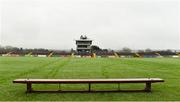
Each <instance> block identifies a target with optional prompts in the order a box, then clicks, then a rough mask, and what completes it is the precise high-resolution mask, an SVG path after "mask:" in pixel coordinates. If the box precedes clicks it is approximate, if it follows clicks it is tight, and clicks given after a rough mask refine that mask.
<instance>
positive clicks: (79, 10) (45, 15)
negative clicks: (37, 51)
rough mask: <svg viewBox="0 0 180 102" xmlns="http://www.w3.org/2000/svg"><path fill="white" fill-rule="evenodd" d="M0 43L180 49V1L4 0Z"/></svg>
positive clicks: (0, 4) (0, 10)
mask: <svg viewBox="0 0 180 102" xmlns="http://www.w3.org/2000/svg"><path fill="white" fill-rule="evenodd" d="M0 17H1V21H0V28H1V29H0V35H1V36H0V39H1V41H0V45H3V46H5V45H11V46H16V47H24V48H49V49H71V48H76V46H75V41H74V40H75V39H78V38H79V37H80V35H87V37H89V38H91V39H93V44H95V45H98V46H99V47H101V48H112V49H121V48H122V47H129V48H132V49H146V48H151V49H180V26H179V25H180V2H179V0H0Z"/></svg>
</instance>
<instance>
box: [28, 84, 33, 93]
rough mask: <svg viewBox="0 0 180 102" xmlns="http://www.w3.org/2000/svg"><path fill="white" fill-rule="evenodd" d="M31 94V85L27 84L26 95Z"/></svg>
mask: <svg viewBox="0 0 180 102" xmlns="http://www.w3.org/2000/svg"><path fill="white" fill-rule="evenodd" d="M31 92H32V84H31V83H27V93H31Z"/></svg>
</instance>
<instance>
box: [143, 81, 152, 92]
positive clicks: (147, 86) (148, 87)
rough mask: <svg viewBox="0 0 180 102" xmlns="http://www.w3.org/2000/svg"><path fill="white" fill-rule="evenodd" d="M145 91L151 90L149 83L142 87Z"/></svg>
mask: <svg viewBox="0 0 180 102" xmlns="http://www.w3.org/2000/svg"><path fill="white" fill-rule="evenodd" d="M144 90H145V91H146V92H151V83H146V87H145V89H144Z"/></svg>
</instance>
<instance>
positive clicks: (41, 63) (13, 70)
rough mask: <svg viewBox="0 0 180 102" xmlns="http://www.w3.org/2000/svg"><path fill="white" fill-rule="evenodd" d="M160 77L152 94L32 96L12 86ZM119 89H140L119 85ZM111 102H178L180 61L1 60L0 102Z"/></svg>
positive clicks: (48, 86) (48, 94) (14, 58)
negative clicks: (43, 80)
mask: <svg viewBox="0 0 180 102" xmlns="http://www.w3.org/2000/svg"><path fill="white" fill-rule="evenodd" d="M141 77H147V78H148V77H159V78H162V79H164V80H165V82H164V83H155V84H152V92H151V93H144V92H133V93H126V92H119V93H117V92H114V93H113V92H109V93H108V92H107V93H31V94H26V93H25V90H26V85H24V84H13V83H12V81H13V80H14V79H17V78H74V79H76V78H141ZM120 87H121V88H124V89H126V88H128V89H131V88H133V89H134V88H143V87H144V85H141V84H137V85H136V84H121V85H120ZM33 88H35V89H36V88H37V89H58V85H34V86H33ZM61 88H62V89H84V90H85V89H87V88H88V86H87V85H85V84H83V85H82V84H78V85H67V84H63V85H61ZM92 88H93V89H102V90H103V89H116V88H117V85H116V84H103V85H99V84H94V85H92ZM5 100H9V101H12V100H16V101H21V100H22V101H27V100H28V101H64V100H65V101H81V100H83V101H93V100H96V101H104V100H106V101H110V100H114V101H115V100H143V101H146V100H153V101H164V100H165V101H168V100H180V59H178V58H59V57H54V58H38V57H0V101H5Z"/></svg>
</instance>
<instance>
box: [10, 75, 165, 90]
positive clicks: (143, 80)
mask: <svg viewBox="0 0 180 102" xmlns="http://www.w3.org/2000/svg"><path fill="white" fill-rule="evenodd" d="M157 82H164V80H163V79H160V78H128V79H16V80H14V81H13V83H22V84H26V85H27V93H31V92H138V91H140V92H143V91H144V92H151V84H152V83H157ZM103 83H104V84H105V83H106V84H107V83H108V84H111V83H117V85H118V86H117V87H118V90H92V89H91V84H103ZM120 83H145V88H144V89H141V90H122V89H120V85H119V84H120ZM32 84H59V85H60V84H88V90H61V89H59V90H33V89H32Z"/></svg>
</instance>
